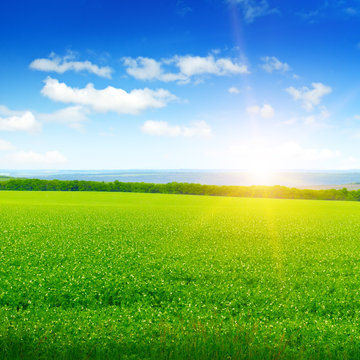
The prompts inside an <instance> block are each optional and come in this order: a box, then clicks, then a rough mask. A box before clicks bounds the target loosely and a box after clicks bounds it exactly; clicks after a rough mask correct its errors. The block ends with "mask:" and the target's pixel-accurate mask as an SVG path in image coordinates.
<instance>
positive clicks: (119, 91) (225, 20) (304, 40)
mask: <svg viewBox="0 0 360 360" xmlns="http://www.w3.org/2000/svg"><path fill="white" fill-rule="evenodd" d="M358 29H360V1H359V0H348V1H335V0H334V1H330V0H329V1H322V0H319V1H301V2H299V1H286V2H284V1H280V0H277V1H275V0H196V1H190V0H167V1H165V0H163V1H145V0H143V1H138V0H131V1H130V0H129V1H127V0H124V1H88V0H78V1H67V0H62V1H31V2H30V1H13V2H9V1H3V2H1V3H0V33H1V42H0V50H1V54H2V57H1V58H0V79H1V81H0V169H180V168H186V169H191V168H193V169H251V170H254V171H266V170H274V169H354V168H360V152H359V150H360V146H359V140H360V105H359V104H360V82H359V78H360V75H359V64H360V31H359V30H358Z"/></svg>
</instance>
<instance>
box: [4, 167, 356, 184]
mask: <svg viewBox="0 0 360 360" xmlns="http://www.w3.org/2000/svg"><path fill="white" fill-rule="evenodd" d="M0 174H3V175H9V176H14V177H26V178H38V179H59V180H91V181H105V182H109V181H115V180H118V181H122V182H149V183H160V184H164V183H169V182H188V183H200V184H206V185H245V186H248V185H284V186H290V187H303V186H313V185H341V184H351V183H360V171H357V170H353V171H323V172H321V171H318V172H316V171H283V172H272V173H256V172H255V173H253V172H249V171H224V170H218V171H217V170H59V171H57V170H51V171H45V170H38V171H35V170H31V171H30V170H0Z"/></svg>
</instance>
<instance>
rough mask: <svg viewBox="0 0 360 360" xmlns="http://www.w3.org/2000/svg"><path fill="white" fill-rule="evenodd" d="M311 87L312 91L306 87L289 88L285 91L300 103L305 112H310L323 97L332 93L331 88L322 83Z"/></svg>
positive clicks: (313, 84) (314, 83)
mask: <svg viewBox="0 0 360 360" xmlns="http://www.w3.org/2000/svg"><path fill="white" fill-rule="evenodd" d="M311 86H312V89H309V88H308V87H303V88H301V89H296V88H294V87H292V86H291V87H289V88H287V89H286V91H287V92H288V93H289V94H290V95H291V96H292V97H293V99H294V100H299V101H302V105H303V107H304V109H305V110H306V111H311V110H313V109H314V107H315V106H317V105H319V104H320V101H321V99H322V97H323V96H325V95H327V94H330V93H331V92H332V88H331V87H330V86H326V85H324V84H322V83H316V82H313V83H312V84H311Z"/></svg>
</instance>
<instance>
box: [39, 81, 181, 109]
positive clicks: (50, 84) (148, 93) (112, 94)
mask: <svg viewBox="0 0 360 360" xmlns="http://www.w3.org/2000/svg"><path fill="white" fill-rule="evenodd" d="M41 93H42V94H43V95H45V96H47V97H48V98H50V99H52V100H54V101H59V102H63V103H72V104H77V105H84V106H90V107H91V108H92V109H93V110H95V111H97V112H107V111H114V112H117V113H119V114H139V113H140V112H142V111H144V110H146V109H148V108H162V107H165V106H166V105H167V103H168V102H170V101H172V100H175V99H176V96H175V95H173V94H171V93H170V92H169V91H167V90H164V89H158V90H151V89H148V88H145V89H135V90H132V91H131V92H126V91H125V90H123V89H120V88H114V87H112V86H108V87H107V88H105V89H102V90H97V89H95V88H94V85H93V84H91V83H89V84H88V85H86V87H85V88H82V89H79V88H72V87H70V86H68V85H66V84H65V83H60V82H59V81H58V80H56V79H52V78H50V77H48V78H47V79H46V80H45V86H44V87H43V88H42V90H41Z"/></svg>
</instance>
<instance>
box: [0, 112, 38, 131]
mask: <svg viewBox="0 0 360 360" xmlns="http://www.w3.org/2000/svg"><path fill="white" fill-rule="evenodd" d="M5 109H6V110H7V111H8V113H12V111H11V110H9V109H7V108H5V107H2V111H3V112H5ZM14 113H16V114H18V115H11V116H8V117H0V131H25V132H29V133H37V132H39V131H40V130H41V123H40V122H38V121H37V120H36V119H35V116H34V114H33V113H32V112H31V111H25V112H22V113H21V112H14Z"/></svg>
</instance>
